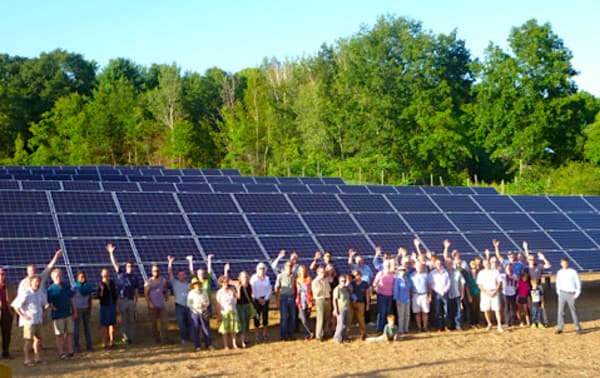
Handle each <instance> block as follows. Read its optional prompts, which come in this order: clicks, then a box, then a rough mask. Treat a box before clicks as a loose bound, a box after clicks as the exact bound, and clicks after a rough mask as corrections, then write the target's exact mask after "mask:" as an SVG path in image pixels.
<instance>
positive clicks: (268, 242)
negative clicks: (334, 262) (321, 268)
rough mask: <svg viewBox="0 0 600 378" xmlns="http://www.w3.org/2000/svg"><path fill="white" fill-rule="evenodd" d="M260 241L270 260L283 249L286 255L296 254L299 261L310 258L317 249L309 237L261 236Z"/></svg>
mask: <svg viewBox="0 0 600 378" xmlns="http://www.w3.org/2000/svg"><path fill="white" fill-rule="evenodd" d="M260 241H261V243H262V245H263V246H264V247H265V250H266V251H267V254H268V255H269V257H270V258H272V259H274V258H276V257H277V255H278V254H279V251H280V250H282V249H285V250H286V251H287V252H288V253H291V251H296V252H298V256H299V258H300V259H303V258H304V259H306V258H307V257H309V256H310V258H312V257H313V256H314V254H315V251H317V250H318V249H319V248H318V247H317V245H316V244H315V242H314V240H313V238H311V237H310V236H285V237H282V236H261V237H260Z"/></svg>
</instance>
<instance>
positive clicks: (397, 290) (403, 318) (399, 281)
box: [394, 265, 413, 337]
mask: <svg viewBox="0 0 600 378" xmlns="http://www.w3.org/2000/svg"><path fill="white" fill-rule="evenodd" d="M411 290H413V289H412V281H411V279H410V277H409V276H408V275H407V274H406V267H405V266H402V265H401V266H400V267H399V268H398V273H397V275H396V278H394V300H395V301H396V309H397V310H398V334H399V335H400V337H402V336H401V335H403V334H405V333H408V324H409V322H410V292H411Z"/></svg>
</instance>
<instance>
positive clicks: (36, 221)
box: [0, 213, 58, 238]
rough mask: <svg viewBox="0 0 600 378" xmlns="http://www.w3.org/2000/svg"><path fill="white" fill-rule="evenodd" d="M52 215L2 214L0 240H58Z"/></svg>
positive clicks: (0, 216) (0, 217) (0, 218)
mask: <svg viewBox="0 0 600 378" xmlns="http://www.w3.org/2000/svg"><path fill="white" fill-rule="evenodd" d="M57 236H58V235H57V233H56V227H55V226H54V221H53V219H52V216H51V215H50V214H35V215H33V214H1V213H0V238H56V237H57Z"/></svg>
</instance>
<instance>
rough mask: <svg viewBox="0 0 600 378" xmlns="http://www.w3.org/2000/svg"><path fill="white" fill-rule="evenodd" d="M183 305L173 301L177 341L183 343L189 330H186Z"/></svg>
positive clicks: (187, 337) (187, 336)
mask: <svg viewBox="0 0 600 378" xmlns="http://www.w3.org/2000/svg"><path fill="white" fill-rule="evenodd" d="M185 309H186V307H185V306H182V305H180V304H177V303H175V319H177V326H178V327H179V341H180V342H181V343H182V344H184V343H185V342H186V341H187V340H188V339H189V331H188V330H187V322H186V319H185Z"/></svg>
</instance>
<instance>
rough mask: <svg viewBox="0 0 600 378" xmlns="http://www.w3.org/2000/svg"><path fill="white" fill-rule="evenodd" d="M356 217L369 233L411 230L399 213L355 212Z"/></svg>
mask: <svg viewBox="0 0 600 378" xmlns="http://www.w3.org/2000/svg"><path fill="white" fill-rule="evenodd" d="M354 218H356V220H357V221H358V223H359V224H360V225H361V227H362V229H363V230H365V232H367V233H382V232H384V233H400V232H410V230H409V228H408V227H407V226H406V224H405V223H404V222H403V221H402V219H400V217H399V216H398V215H397V214H386V213H362V214H354Z"/></svg>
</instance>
